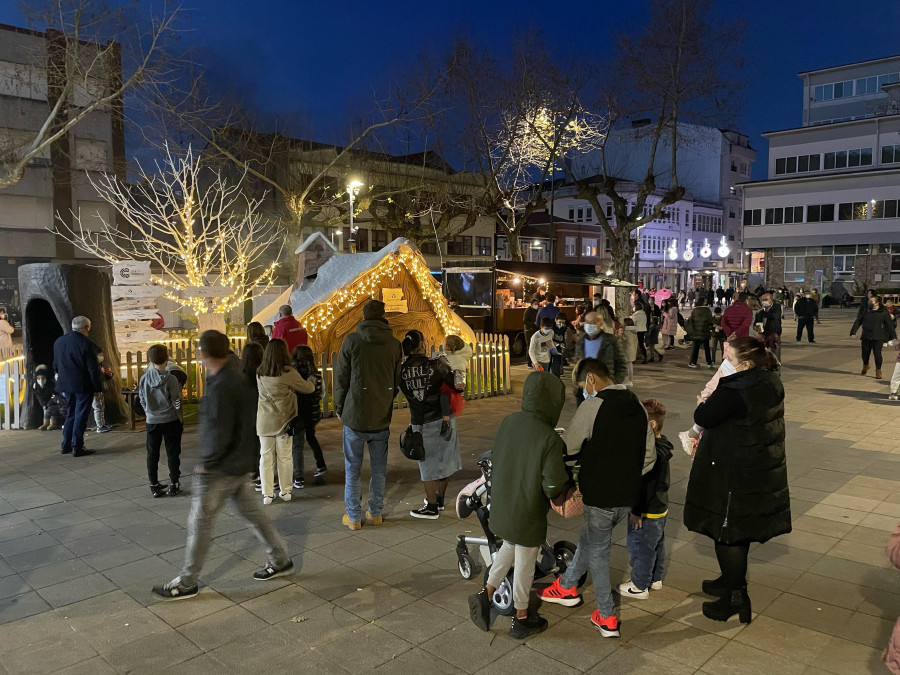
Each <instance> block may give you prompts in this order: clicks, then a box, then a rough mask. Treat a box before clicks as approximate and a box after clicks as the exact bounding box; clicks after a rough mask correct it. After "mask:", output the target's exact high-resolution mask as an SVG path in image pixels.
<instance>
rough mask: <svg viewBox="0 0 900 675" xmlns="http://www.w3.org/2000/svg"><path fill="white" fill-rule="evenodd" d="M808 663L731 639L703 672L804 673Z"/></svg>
mask: <svg viewBox="0 0 900 675" xmlns="http://www.w3.org/2000/svg"><path fill="white" fill-rule="evenodd" d="M806 668H807V666H806V664H805V663H803V662H800V661H791V660H790V659H785V658H782V657H780V656H776V655H775V654H772V653H770V652H766V651H763V650H762V649H756V648H755V647H751V646H750V645H745V644H742V643H740V642H735V641H731V642H729V643H728V644H726V645H725V646H724V647H722V649H720V650H719V651H718V652H716V654H715V656H713V657H712V658H711V659H710V660H709V661H707V662H706V663H705V664H704V665H703V668H702V669H701V672H703V673H709V674H710V675H720V674H721V673H728V674H729V675H772V673H778V675H803V673H805V672H806Z"/></svg>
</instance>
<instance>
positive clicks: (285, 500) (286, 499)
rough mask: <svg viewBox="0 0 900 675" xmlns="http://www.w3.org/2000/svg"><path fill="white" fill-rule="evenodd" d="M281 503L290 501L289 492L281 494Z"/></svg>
mask: <svg viewBox="0 0 900 675" xmlns="http://www.w3.org/2000/svg"><path fill="white" fill-rule="evenodd" d="M281 501H283V502H289V501H291V493H290V492H282V493H281Z"/></svg>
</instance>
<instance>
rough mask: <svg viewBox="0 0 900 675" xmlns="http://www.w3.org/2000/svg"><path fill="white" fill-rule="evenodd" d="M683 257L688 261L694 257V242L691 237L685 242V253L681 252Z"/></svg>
mask: <svg viewBox="0 0 900 675" xmlns="http://www.w3.org/2000/svg"><path fill="white" fill-rule="evenodd" d="M681 257H682V258H684V259H685V261H687V262H690V261H691V260H693V259H694V242H693V241H692V240H691V239H688V240H687V241H686V242H684V253H682V254H681Z"/></svg>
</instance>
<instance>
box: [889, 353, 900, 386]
mask: <svg viewBox="0 0 900 675" xmlns="http://www.w3.org/2000/svg"><path fill="white" fill-rule="evenodd" d="M898 391H900V361H897V364H896V365H895V366H894V374H893V375H891V393H892V394H896V393H897V392H898Z"/></svg>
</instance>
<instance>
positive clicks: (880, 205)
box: [872, 199, 897, 218]
mask: <svg viewBox="0 0 900 675" xmlns="http://www.w3.org/2000/svg"><path fill="white" fill-rule="evenodd" d="M872 217H873V218H896V217H897V200H896V199H880V200H877V201H873V202H872Z"/></svg>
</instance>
